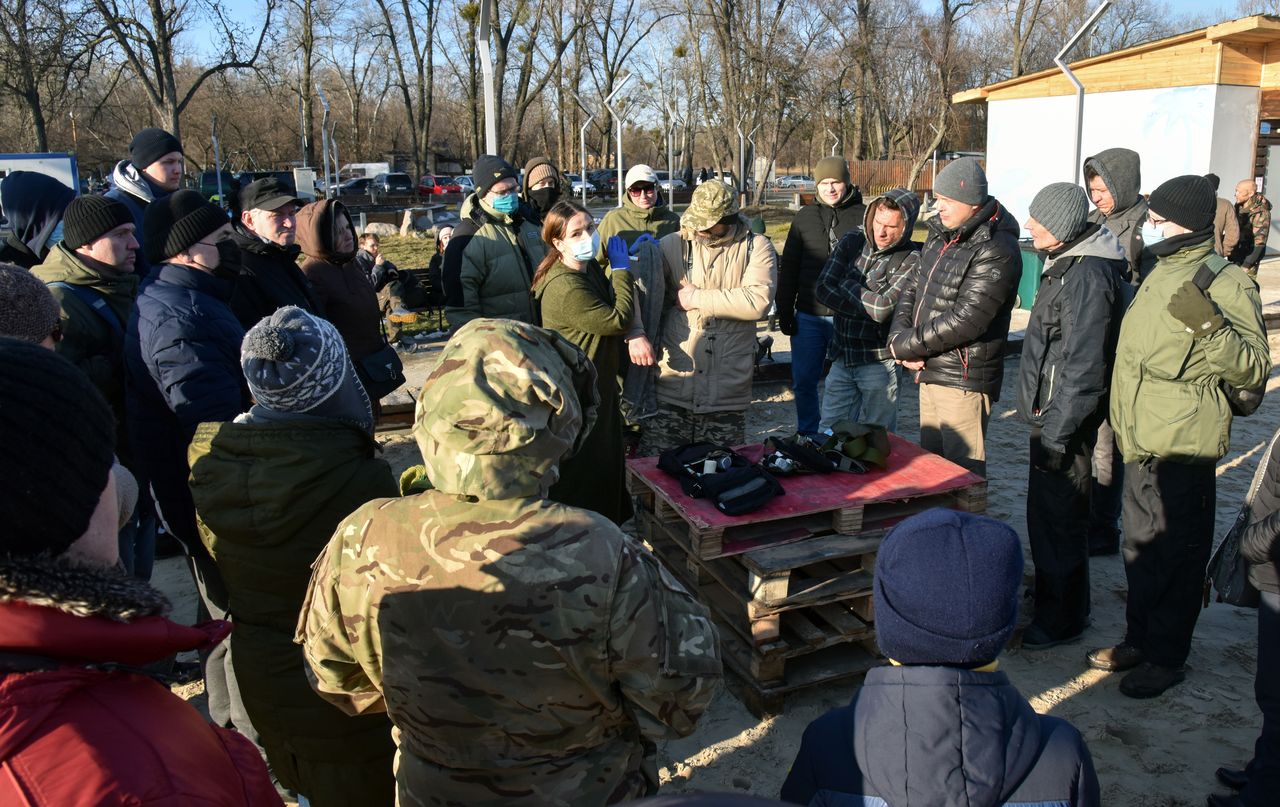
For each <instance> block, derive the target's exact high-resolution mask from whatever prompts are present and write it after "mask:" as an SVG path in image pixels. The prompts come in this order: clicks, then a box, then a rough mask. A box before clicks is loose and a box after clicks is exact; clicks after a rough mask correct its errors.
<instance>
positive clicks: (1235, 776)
mask: <svg viewBox="0 0 1280 807" xmlns="http://www.w3.org/2000/svg"><path fill="white" fill-rule="evenodd" d="M1213 775H1214V776H1216V777H1217V778H1218V781H1219V782H1221V783H1222V784H1224V785H1226V786H1227V787H1229V788H1231V789H1232V790H1244V786H1245V785H1247V784H1249V774H1248V773H1246V772H1244V771H1242V770H1239V769H1237V768H1227V767H1222V768H1218V769H1217V770H1216V771H1214V772H1213Z"/></svg>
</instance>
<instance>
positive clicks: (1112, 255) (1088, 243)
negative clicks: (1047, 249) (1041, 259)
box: [1050, 225, 1127, 261]
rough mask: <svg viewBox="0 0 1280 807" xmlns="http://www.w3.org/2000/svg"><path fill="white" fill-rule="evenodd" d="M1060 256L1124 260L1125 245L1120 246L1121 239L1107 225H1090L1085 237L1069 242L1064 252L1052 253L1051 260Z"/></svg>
mask: <svg viewBox="0 0 1280 807" xmlns="http://www.w3.org/2000/svg"><path fill="white" fill-rule="evenodd" d="M1059 258H1103V259H1104V260H1108V261H1123V260H1127V259H1126V258H1125V253H1124V247H1122V246H1120V241H1119V240H1118V239H1117V238H1116V237H1115V234H1114V233H1112V232H1111V230H1109V229H1107V227H1106V225H1100V226H1096V228H1095V225H1090V227H1089V228H1088V229H1087V230H1086V231H1085V234H1084V237H1083V238H1078V239H1076V242H1075V243H1074V244H1069V245H1068V246H1067V248H1066V249H1064V250H1063V251H1062V252H1060V253H1058V254H1056V255H1051V256H1050V259H1051V260H1057V259H1059Z"/></svg>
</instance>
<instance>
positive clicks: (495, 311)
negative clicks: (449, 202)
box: [443, 194, 547, 332]
mask: <svg viewBox="0 0 1280 807" xmlns="http://www.w3.org/2000/svg"><path fill="white" fill-rule="evenodd" d="M522 214H523V209H522V210H520V211H517V212H516V214H515V215H514V216H507V215H504V214H502V213H498V212H496V211H495V210H493V209H492V208H490V207H488V206H487V205H485V204H483V203H481V202H480V200H479V198H478V197H476V195H475V194H472V195H471V196H469V197H467V200H466V201H465V202H464V203H463V205H462V223H461V224H459V225H458V226H457V227H456V228H454V231H453V238H452V239H450V241H449V248H448V249H447V250H445V254H444V271H443V281H444V290H445V316H447V317H448V318H449V328H450V329H451V330H452V331H454V332H456V331H457V330H458V329H459V328H461V327H462V326H463V325H466V324H467V323H468V322H470V321H471V320H473V319H477V318H479V317H499V318H503V319H515V320H520V321H521V322H528V323H532V324H534V325H537V324H538V319H537V312H536V311H535V309H534V304H533V292H532V289H531V287H532V286H533V273H534V272H535V271H537V268H538V264H539V263H541V262H542V256H543V255H544V254H546V250H547V247H546V244H544V243H542V233H541V231H540V230H539V229H538V227H537V225H535V224H534V223H533V222H531V221H529V220H528V219H526V218H524V217H523V215H522Z"/></svg>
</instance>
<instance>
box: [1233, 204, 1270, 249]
mask: <svg viewBox="0 0 1280 807" xmlns="http://www.w3.org/2000/svg"><path fill="white" fill-rule="evenodd" d="M1236 211H1237V212H1238V215H1239V216H1240V218H1242V219H1248V220H1249V226H1250V227H1252V228H1253V232H1252V234H1250V233H1247V232H1244V231H1243V230H1242V231H1241V233H1240V243H1241V244H1245V245H1249V246H1250V247H1260V246H1263V245H1265V244H1266V243H1267V236H1268V235H1270V233H1271V202H1270V201H1269V200H1268V199H1267V198H1266V197H1265V196H1263V195H1262V194H1260V193H1255V194H1254V195H1253V196H1250V197H1249V198H1248V199H1246V200H1245V201H1243V202H1238V203H1236Z"/></svg>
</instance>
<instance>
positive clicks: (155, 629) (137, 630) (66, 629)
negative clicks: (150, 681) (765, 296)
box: [0, 557, 231, 666]
mask: <svg viewBox="0 0 1280 807" xmlns="http://www.w3.org/2000/svg"><path fill="white" fill-rule="evenodd" d="M168 610H169V601H168V600H167V599H165V596H164V595H163V594H161V593H160V592H159V591H157V590H156V589H154V588H152V587H151V586H150V585H148V584H147V583H145V582H143V581H141V580H138V579H136V578H134V577H132V576H130V575H127V574H125V573H124V572H123V571H118V570H116V569H100V568H93V567H88V566H82V565H78V564H76V563H74V562H73V561H71V560H68V559H66V558H65V557H60V558H47V557H35V558H3V559H0V652H9V653H17V654H28V655H36V656H42V657H45V658H51V659H56V660H59V661H66V662H82V663H95V664H124V665H131V666H141V665H144V664H149V663H151V662H153V661H157V660H159V659H162V658H165V657H166V656H169V655H171V654H172V653H176V652H180V651H184V650H196V649H203V648H208V647H213V646H214V645H216V644H217V643H218V642H220V641H222V640H223V639H224V638H226V636H227V634H228V633H230V630H231V626H230V624H229V623H227V622H221V621H212V622H206V623H202V624H200V625H195V626H191V627H188V626H186V625H179V624H177V623H175V622H172V621H170V620H169V619H167V618H165V616H164V614H165V613H167V612H168Z"/></svg>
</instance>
